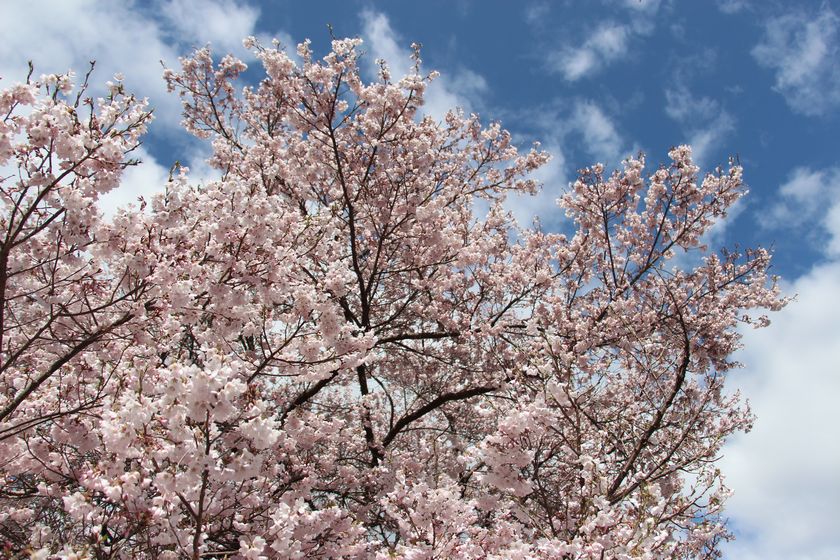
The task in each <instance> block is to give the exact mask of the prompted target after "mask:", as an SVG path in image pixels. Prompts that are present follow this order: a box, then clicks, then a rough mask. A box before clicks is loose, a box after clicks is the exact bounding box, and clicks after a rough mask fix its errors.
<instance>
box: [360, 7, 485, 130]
mask: <svg viewBox="0 0 840 560" xmlns="http://www.w3.org/2000/svg"><path fill="white" fill-rule="evenodd" d="M361 19H362V37H363V38H364V39H365V41H366V45H367V48H368V52H369V53H370V56H369V57H368V59H367V63H368V65H369V69H370V71H371V74H373V73H374V72H375V71H376V70H377V67H376V60H377V59H383V60H385V61H386V62H387V63H388V66H389V68H390V70H391V74H392V76H393V77H394V78H395V79H399V78H400V77H402V76H404V75H406V74H408V73H409V71H410V70H411V60H410V50H409V48H408V47H409V42H408V41H403V40H402V39H401V38H400V36H399V34H398V33H397V32H396V31H395V30H394V28H393V27H392V26H391V22H390V20H389V19H388V16H386V15H385V14H384V13H381V12H375V11H372V10H365V11H363V12H362V13H361ZM486 89H487V82H486V81H485V80H484V78H483V77H482V76H481V75H479V74H477V73H476V72H473V71H472V70H470V69H468V68H459V69H458V72H457V73H454V72H453V73H452V75H451V76H450V75H447V74H445V73H444V74H442V75H441V76H439V77H438V78H437V79H436V80H435V81H434V82H432V84H431V85H430V86H429V88H428V89H427V90H426V95H425V105H424V107H423V111H424V112H425V113H427V114H429V115H431V116H433V117H434V118H436V119H442V118H443V117H444V116H445V115H446V113H447V112H448V111H449V110H450V109H453V108H455V107H461V108H462V109H464V110H465V111H467V112H469V111H474V110H475V109H476V106H477V104H478V103H480V99H481V95H482V93H483V92H484V91H485V90H486Z"/></svg>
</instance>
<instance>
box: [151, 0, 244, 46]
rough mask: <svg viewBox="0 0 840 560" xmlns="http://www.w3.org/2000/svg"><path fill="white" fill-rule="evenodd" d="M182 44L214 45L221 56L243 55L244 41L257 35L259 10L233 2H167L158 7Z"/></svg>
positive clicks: (197, 0) (227, 0)
mask: <svg viewBox="0 0 840 560" xmlns="http://www.w3.org/2000/svg"><path fill="white" fill-rule="evenodd" d="M157 10H158V11H159V12H160V14H161V15H163V17H164V19H165V21H166V22H167V23H168V25H169V26H170V27H171V28H172V31H173V32H174V33H175V34H177V35H176V40H177V42H179V43H182V44H183V43H186V44H191V45H192V46H195V47H201V46H203V45H204V44H206V43H211V44H212V45H213V49H214V50H215V51H217V52H219V53H228V52H232V53H236V54H237V55H240V54H242V53H243V48H242V40H243V39H244V38H245V37H247V36H248V35H253V34H254V29H255V28H256V24H257V19H258V18H259V15H260V11H259V9H257V8H255V7H253V6H250V5H247V4H242V3H240V2H236V1H234V0H215V1H211V2H208V1H207V0H164V1H163V2H161V4H160V5H159V6H158V7H157Z"/></svg>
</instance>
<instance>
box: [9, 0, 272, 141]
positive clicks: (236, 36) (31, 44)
mask: <svg viewBox="0 0 840 560" xmlns="http://www.w3.org/2000/svg"><path fill="white" fill-rule="evenodd" d="M40 6H41V8H40V9H39V14H38V17H33V13H32V7H31V6H30V5H27V4H26V3H20V2H16V3H11V4H9V5H8V6H4V8H3V18H4V21H3V24H4V25H3V29H4V31H3V40H2V41H0V76H3V78H4V83H7V84H8V83H10V82H15V81H21V80H23V79H24V78H25V76H26V70H27V69H26V61H27V60H32V61H33V63H34V64H35V69H36V73H38V74H40V73H63V72H66V71H68V70H70V69H73V70H75V71H76V73H77V74H83V73H84V72H85V71H86V70H87V67H88V64H89V61H91V60H96V68H97V69H96V72H95V74H94V76H93V78H92V80H91V84H92V86H94V93H96V94H99V93H102V90H97V89H96V88H97V87H98V85H99V84H102V83H104V82H105V81H106V80H108V79H110V78H111V77H112V76H113V75H114V74H116V73H118V72H120V73H123V74H125V76H126V82H125V83H126V87H127V89H128V90H129V91H132V92H133V93H135V94H136V95H139V96H141V97H148V98H149V100H150V104H151V106H152V107H153V108H154V109H155V114H156V115H157V117H158V118H157V120H156V122H154V123H153V124H152V129H153V130H156V131H163V132H172V131H179V130H180V126H179V125H178V123H179V121H180V114H181V104H180V101H179V100H178V98H177V96H175V95H171V94H169V93H167V91H166V85H165V83H164V81H163V78H162V72H163V69H162V68H161V61H164V62H165V63H167V64H169V65H176V64H177V62H178V55H180V54H183V53H185V52H187V51H189V50H190V49H191V48H192V47H195V46H203V45H204V44H205V43H206V42H207V41H212V42H213V43H215V44H216V45H217V46H218V47H219V50H221V51H225V50H232V49H234V48H235V47H238V48H239V49H241V41H242V39H243V38H244V37H245V36H247V35H251V34H253V33H254V26H255V24H256V19H257V16H258V11H257V10H255V9H254V8H252V7H250V6H248V5H246V4H240V3H237V2H234V1H232V0H207V1H201V2H199V1H198V0H168V1H163V2H159V3H155V4H153V5H152V6H150V7H149V8H148V10H146V11H144V10H141V9H140V8H139V7H138V6H137V5H135V4H133V3H123V2H107V1H105V0H67V1H51V2H43V3H41V4H40ZM199 14H200V15H201V17H200V18H199V17H198V15H199ZM35 37H37V40H33V38H35ZM242 54H244V53H242Z"/></svg>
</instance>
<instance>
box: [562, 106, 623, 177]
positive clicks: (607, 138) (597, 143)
mask: <svg viewBox="0 0 840 560" xmlns="http://www.w3.org/2000/svg"><path fill="white" fill-rule="evenodd" d="M571 125H572V128H573V130H575V131H576V132H578V133H579V134H580V135H581V138H582V140H583V145H584V147H585V149H586V151H587V153H588V155H589V156H590V157H591V158H593V159H594V160H595V161H599V162H601V163H604V164H607V165H608V166H611V167H616V166H617V165H618V164H619V163H620V162H621V160H622V159H624V157H625V156H627V155H628V154H629V152H630V150H629V149H628V148H627V147H626V145H625V142H624V140H623V138H622V137H621V134H620V133H619V132H618V130H617V128H616V125H615V123H614V122H613V120H612V118H610V116H609V115H608V114H607V113H605V112H604V110H603V109H602V108H601V107H600V106H599V105H598V104H597V103H595V102H594V101H591V100H585V101H578V102H577V103H576V104H575V106H574V109H573V111H572V115H571Z"/></svg>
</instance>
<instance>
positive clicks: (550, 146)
mask: <svg viewBox="0 0 840 560" xmlns="http://www.w3.org/2000/svg"><path fill="white" fill-rule="evenodd" d="M540 149H543V150H545V151H547V152H548V153H550V154H551V161H549V162H548V163H547V164H545V165H544V166H542V167H540V168H539V169H538V170H537V171H535V172H534V173H533V174H532V175H531V176H532V177H533V178H534V179H536V180H537V181H539V182H540V183H541V184H542V188H541V189H540V191H539V192H538V193H537V194H535V195H527V194H513V195H509V196H508V197H507V199H505V208H506V209H507V210H508V211H509V212H511V213H512V214H513V217H514V218H516V221H517V222H519V224H520V225H522V226H530V225H531V224H532V223H533V221H534V218H538V219H539V221H540V225H541V226H542V227H543V229H545V230H547V231H557V230H558V229H559V225H560V223H561V222H563V221H565V219H566V218H565V214H564V213H563V211H562V210H560V208H558V206H557V199H558V198H560V196H561V195H562V194H563V192H564V191H565V189H566V187H567V186H568V184H569V177H568V175H567V169H566V159H565V157H564V156H563V148H562V140H561V139H560V138H553V139H550V140H549V141H548V142H547V143H546V144H545V145H543V146H541V147H540Z"/></svg>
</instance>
